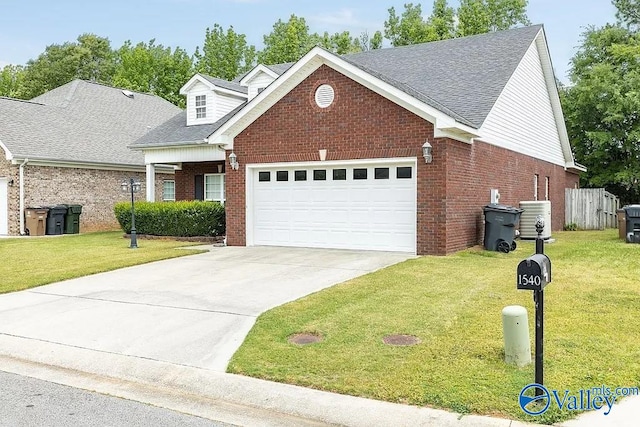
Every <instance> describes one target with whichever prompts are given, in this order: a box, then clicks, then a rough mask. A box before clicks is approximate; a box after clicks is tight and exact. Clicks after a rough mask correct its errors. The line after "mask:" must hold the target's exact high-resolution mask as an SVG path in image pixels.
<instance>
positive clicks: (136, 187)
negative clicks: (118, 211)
mask: <svg viewBox="0 0 640 427" xmlns="http://www.w3.org/2000/svg"><path fill="white" fill-rule="evenodd" d="M120 188H121V189H122V191H123V192H125V193H128V192H129V191H131V245H130V246H129V248H131V249H137V248H138V238H137V236H136V214H135V201H134V199H133V193H137V192H138V191H140V188H141V185H140V181H136V180H134V179H133V178H129V181H128V182H127V181H126V180H125V181H122V183H121V184H120Z"/></svg>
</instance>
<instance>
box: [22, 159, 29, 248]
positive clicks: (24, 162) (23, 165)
mask: <svg viewBox="0 0 640 427" xmlns="http://www.w3.org/2000/svg"><path fill="white" fill-rule="evenodd" d="M28 162H29V159H24V161H23V162H22V163H21V164H20V235H21V236H24V235H25V234H26V232H25V228H24V167H25V166H26V165H27V163H28Z"/></svg>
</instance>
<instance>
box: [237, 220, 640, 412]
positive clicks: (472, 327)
mask: <svg viewBox="0 0 640 427" xmlns="http://www.w3.org/2000/svg"><path fill="white" fill-rule="evenodd" d="M554 238H556V239H557V242H555V243H553V244H549V245H547V246H546V252H547V254H548V255H549V256H550V258H551V261H552V264H553V267H552V274H553V277H552V279H553V282H552V283H551V284H550V285H549V286H548V287H547V288H546V289H545V354H544V357H545V365H544V366H545V385H546V386H548V388H549V389H556V390H560V391H561V392H562V391H564V390H565V389H569V390H572V391H577V390H578V389H581V388H592V387H596V386H602V385H606V386H609V387H618V386H621V387H631V386H634V387H635V386H639V385H640V245H632V244H626V243H623V242H622V241H620V240H618V239H617V231H616V230H607V231H604V232H558V233H555V234H554ZM534 251H535V249H534V244H533V243H532V242H519V248H518V250H517V251H515V252H512V253H510V254H506V255H505V254H499V253H495V252H486V251H480V250H478V249H470V250H467V251H463V252H460V253H457V254H455V255H451V256H448V257H421V258H418V259H413V260H409V261H406V262H404V263H401V264H398V265H395V266H392V267H389V268H386V269H383V270H380V271H378V272H375V273H372V274H368V275H366V276H363V277H360V278H357V279H354V280H351V281H349V282H346V283H343V284H341V285H338V286H335V287H333V288H330V289H327V290H324V291H322V292H318V293H316V294H314V295H310V296H308V297H306V298H302V299H300V300H298V301H295V302H292V303H289V304H286V305H284V306H282V307H279V308H276V309H274V310H271V311H269V312H267V313H265V314H264V315H262V316H261V317H260V318H259V319H258V322H257V323H256V325H255V327H254V328H253V330H252V331H251V333H250V334H249V336H248V337H247V339H246V341H245V342H244V344H243V345H242V347H241V348H240V349H239V350H238V352H237V353H236V354H235V356H234V357H233V359H232V361H231V363H230V365H229V368H228V371H229V372H233V373H239V374H244V375H250V376H255V377H259V378H265V379H269V380H273V381H280V382H287V383H291V384H298V385H302V386H307V387H313V388H317V389H322V390H328V391H333V392H338V393H344V394H351V395H356V396H364V397H370V398H374V399H381V400H388V401H391V402H399V403H406V404H412V405H424V406H432V407H438V408H445V409H450V410H453V411H456V412H460V413H478V414H486V415H493V416H501V417H507V418H517V419H521V420H525V421H533V422H543V423H551V422H556V421H560V420H565V419H567V418H571V417H573V416H574V415H575V414H576V413H575V412H569V411H559V410H557V409H554V408H553V405H552V407H551V408H550V409H549V411H547V412H546V413H545V414H543V415H542V416H539V417H531V416H526V415H525V414H524V412H523V411H522V410H521V409H520V407H519V406H518V395H519V393H520V390H521V389H522V388H523V387H524V386H525V385H527V384H529V383H532V382H533V379H534V367H533V364H532V365H529V366H527V367H525V368H521V369H519V368H516V367H513V366H507V365H505V363H504V362H503V357H504V355H503V337H502V319H501V311H502V309H503V308H504V307H505V306H507V305H513V304H517V305H522V306H524V307H526V308H527V310H528V312H529V326H530V331H531V341H532V351H533V349H534V345H533V339H534V329H533V320H534V307H533V298H532V292H531V291H518V290H516V283H515V282H516V280H515V276H516V273H515V272H516V266H517V264H518V262H520V261H521V260H522V259H523V258H525V257H526V256H528V255H530V254H531V253H533V252H534ZM298 332H310V333H314V334H319V335H321V336H322V337H323V341H322V342H320V343H317V344H311V345H307V346H298V345H294V344H290V343H289V342H288V340H287V339H288V337H289V336H291V335H292V334H295V333H298ZM394 333H395V334H411V335H415V336H417V337H418V338H419V339H420V340H421V343H420V344H418V345H416V346H410V347H390V346H387V345H385V344H383V342H382V338H383V337H384V336H385V335H387V334H394ZM613 410H614V411H615V406H614V408H613Z"/></svg>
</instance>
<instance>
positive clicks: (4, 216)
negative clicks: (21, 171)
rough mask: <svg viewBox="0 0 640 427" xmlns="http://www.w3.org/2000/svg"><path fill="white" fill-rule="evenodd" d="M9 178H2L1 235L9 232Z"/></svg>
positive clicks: (0, 188) (0, 185) (0, 199)
mask: <svg viewBox="0 0 640 427" xmlns="http://www.w3.org/2000/svg"><path fill="white" fill-rule="evenodd" d="M7 183H8V181H7V178H0V235H4V234H9V216H8V210H9V203H8V198H7Z"/></svg>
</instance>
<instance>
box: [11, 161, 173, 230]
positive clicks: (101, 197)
mask: <svg viewBox="0 0 640 427" xmlns="http://www.w3.org/2000/svg"><path fill="white" fill-rule="evenodd" d="M24 172H25V207H31V206H47V205H56V204H70V203H73V204H79V205H82V214H81V215H80V232H81V233H82V232H90V231H100V230H114V229H118V228H119V225H118V222H117V221H116V218H115V215H114V213H113V207H114V205H115V203H116V202H120V201H129V200H131V197H130V193H123V192H122V190H121V189H120V183H121V182H122V181H123V180H128V179H129V178H137V179H139V180H140V182H141V183H142V189H141V190H140V192H138V193H136V195H135V199H136V200H145V198H146V196H145V195H146V190H145V174H144V173H142V172H140V173H134V172H121V171H105V170H94V169H76V168H59V167H48V166H32V165H27V166H26V167H25V169H24ZM172 177H173V175H167V174H156V200H162V181H163V180H164V179H172ZM17 185H18V184H17V180H16V185H15V186H14V187H17ZM13 219H14V222H15V221H17V222H18V227H19V216H18V215H16V216H15V218H13ZM12 230H13V228H12ZM12 234H17V233H12Z"/></svg>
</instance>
